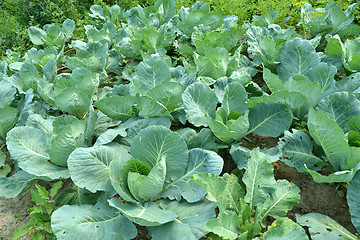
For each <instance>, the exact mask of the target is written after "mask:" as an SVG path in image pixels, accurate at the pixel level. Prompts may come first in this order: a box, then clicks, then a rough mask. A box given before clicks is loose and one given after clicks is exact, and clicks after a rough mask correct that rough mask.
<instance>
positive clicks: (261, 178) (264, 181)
mask: <svg viewBox="0 0 360 240" xmlns="http://www.w3.org/2000/svg"><path fill="white" fill-rule="evenodd" d="M266 158H267V156H266V154H264V153H262V152H260V149H259V148H256V149H254V150H253V151H252V153H251V158H250V159H249V160H248V163H247V167H246V172H245V174H244V176H243V179H242V180H243V182H244V184H245V185H246V195H245V198H244V199H245V201H246V202H247V203H249V206H250V207H251V208H252V209H254V207H255V206H259V205H260V204H262V203H264V202H265V201H266V199H268V197H269V194H270V193H272V192H273V191H274V189H275V188H276V181H275V178H274V174H273V167H272V165H271V164H270V163H268V162H267V161H266Z"/></svg>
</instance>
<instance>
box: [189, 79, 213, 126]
mask: <svg viewBox="0 0 360 240" xmlns="http://www.w3.org/2000/svg"><path fill="white" fill-rule="evenodd" d="M182 99H183V103H184V109H185V112H186V117H187V120H188V121H189V122H190V123H192V124H194V125H195V126H196V127H200V126H205V127H206V126H208V122H207V118H206V117H211V118H215V114H216V105H217V103H218V99H217V97H216V95H215V92H214V91H213V90H211V88H210V87H209V86H207V85H206V84H204V83H193V84H191V85H190V86H189V87H188V88H187V89H186V90H185V92H184V93H183V95H182Z"/></svg>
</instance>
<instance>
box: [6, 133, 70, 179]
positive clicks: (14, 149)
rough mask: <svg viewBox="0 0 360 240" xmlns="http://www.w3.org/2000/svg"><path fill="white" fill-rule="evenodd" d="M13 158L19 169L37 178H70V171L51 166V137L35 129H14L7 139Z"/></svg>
mask: <svg viewBox="0 0 360 240" xmlns="http://www.w3.org/2000/svg"><path fill="white" fill-rule="evenodd" d="M6 142H7V147H8V150H9V152H10V155H11V157H12V158H13V159H14V160H15V161H17V162H18V164H19V167H20V168H22V169H23V170H24V171H26V172H28V173H30V174H33V175H35V176H39V177H44V178H50V179H58V178H68V177H69V171H68V170H67V169H66V168H62V167H59V166H56V165H54V164H51V163H50V162H49V159H50V156H49V153H50V137H49V136H48V135H45V133H44V132H42V131H41V130H40V129H37V128H33V127H16V128H13V129H12V130H11V131H10V132H9V133H8V135H7V137H6Z"/></svg>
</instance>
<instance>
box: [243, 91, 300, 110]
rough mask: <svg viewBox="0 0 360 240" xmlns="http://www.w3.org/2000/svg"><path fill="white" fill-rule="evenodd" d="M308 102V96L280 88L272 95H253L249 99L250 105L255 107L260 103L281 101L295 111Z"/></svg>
mask: <svg viewBox="0 0 360 240" xmlns="http://www.w3.org/2000/svg"><path fill="white" fill-rule="evenodd" d="M306 102H307V98H306V97H305V96H304V95H302V94H301V93H299V92H294V91H283V90H279V91H276V92H274V93H272V94H271V95H263V96H261V97H252V98H250V99H249V100H248V101H247V103H246V104H247V106H248V107H254V106H256V104H258V103H266V104H270V103H280V104H283V105H286V106H288V107H289V108H290V109H291V110H292V111H293V112H295V113H297V114H298V115H299V114H300V113H298V112H299V111H300V109H301V107H303V106H304V105H305V104H306Z"/></svg>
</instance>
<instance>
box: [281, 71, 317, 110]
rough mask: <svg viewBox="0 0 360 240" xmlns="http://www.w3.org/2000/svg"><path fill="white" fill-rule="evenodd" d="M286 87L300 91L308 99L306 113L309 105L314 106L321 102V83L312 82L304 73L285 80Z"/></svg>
mask: <svg viewBox="0 0 360 240" xmlns="http://www.w3.org/2000/svg"><path fill="white" fill-rule="evenodd" d="M285 88H286V90H288V91H293V92H299V93H301V94H302V95H303V96H305V97H306V99H307V104H306V105H305V106H303V107H304V108H305V109H304V111H305V114H306V113H307V112H308V108H309V107H314V106H316V104H317V103H318V102H319V100H320V97H321V88H320V85H319V83H317V82H311V81H310V80H309V79H308V78H307V77H305V76H303V75H296V76H291V77H290V79H289V80H288V81H286V82H285Z"/></svg>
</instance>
